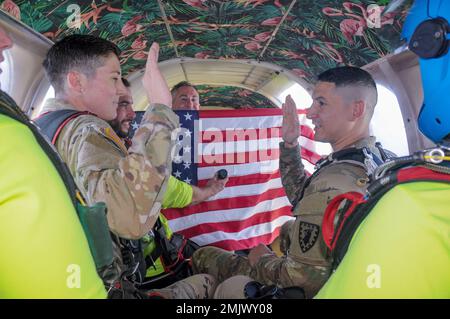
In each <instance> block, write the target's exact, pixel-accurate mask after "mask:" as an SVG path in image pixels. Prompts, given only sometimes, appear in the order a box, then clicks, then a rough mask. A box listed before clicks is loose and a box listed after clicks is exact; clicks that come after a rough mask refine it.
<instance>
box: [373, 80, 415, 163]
mask: <svg viewBox="0 0 450 319" xmlns="http://www.w3.org/2000/svg"><path fill="white" fill-rule="evenodd" d="M377 90H378V103H377V106H376V107H375V112H374V114H373V118H372V122H371V124H370V134H371V135H374V136H376V137H377V140H378V141H379V142H380V143H381V144H382V145H383V148H385V149H388V150H390V151H392V152H394V153H395V154H397V156H405V155H408V154H409V148H408V141H407V138H406V130H405V124H404V122H403V117H402V112H401V110H400V105H399V104H398V100H397V97H396V96H395V94H394V93H393V92H392V91H391V90H389V89H388V88H386V87H385V86H383V85H379V84H377Z"/></svg>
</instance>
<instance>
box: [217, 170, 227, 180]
mask: <svg viewBox="0 0 450 319" xmlns="http://www.w3.org/2000/svg"><path fill="white" fill-rule="evenodd" d="M216 174H217V178H218V179H225V178H227V176H228V172H227V170H226V169H221V170H218V171H217V173H216Z"/></svg>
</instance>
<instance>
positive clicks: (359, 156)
mask: <svg viewBox="0 0 450 319" xmlns="http://www.w3.org/2000/svg"><path fill="white" fill-rule="evenodd" d="M364 151H366V152H367V153H368V154H370V155H371V156H372V158H373V160H374V162H375V163H376V164H377V165H378V166H379V165H381V164H383V161H382V160H381V159H380V158H379V157H378V156H376V154H373V153H372V152H370V150H369V149H368V148H367V147H364V148H356V147H351V148H346V149H343V150H340V151H337V152H334V153H331V154H330V155H328V156H327V157H325V158H322V159H320V160H319V161H317V163H316V170H315V172H314V173H313V174H312V175H311V176H309V177H308V179H307V180H306V181H305V186H304V187H303V190H302V192H301V194H300V196H299V197H298V198H297V199H296V201H295V202H294V203H293V205H292V210H294V209H295V207H296V206H297V203H298V202H300V201H301V200H302V198H303V196H304V193H305V190H306V189H307V188H308V186H309V184H310V183H311V181H312V179H313V178H315V177H316V176H317V175H318V174H319V173H320V170H321V169H322V168H324V167H326V166H328V165H330V164H331V163H334V162H336V161H355V162H359V163H362V164H363V165H364V166H365V165H366V164H365V160H366V158H367V157H366V155H365V154H364Z"/></svg>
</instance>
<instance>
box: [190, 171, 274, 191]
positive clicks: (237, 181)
mask: <svg viewBox="0 0 450 319" xmlns="http://www.w3.org/2000/svg"><path fill="white" fill-rule="evenodd" d="M280 176H281V175H280V171H279V170H276V171H275V172H273V173H266V174H249V175H243V176H231V177H230V178H229V179H228V182H227V187H233V186H241V185H252V184H261V183H265V182H268V181H269V180H271V179H274V178H279V177H280ZM208 181H209V179H202V180H199V181H198V186H199V187H203V186H206V183H207V182H208Z"/></svg>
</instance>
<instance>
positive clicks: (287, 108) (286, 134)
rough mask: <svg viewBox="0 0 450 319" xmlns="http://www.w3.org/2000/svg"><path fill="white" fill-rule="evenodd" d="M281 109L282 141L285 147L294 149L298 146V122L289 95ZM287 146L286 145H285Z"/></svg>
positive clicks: (295, 108)
mask: <svg viewBox="0 0 450 319" xmlns="http://www.w3.org/2000/svg"><path fill="white" fill-rule="evenodd" d="M282 108H283V126H282V129H281V130H282V133H283V141H284V142H285V146H286V147H294V146H296V145H297V144H298V137H299V136H300V122H299V120H298V114H297V107H296V105H295V102H294V100H293V99H292V97H291V96H290V95H288V96H287V97H286V100H285V102H284V103H283V105H282ZM286 144H287V145H286Z"/></svg>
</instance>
